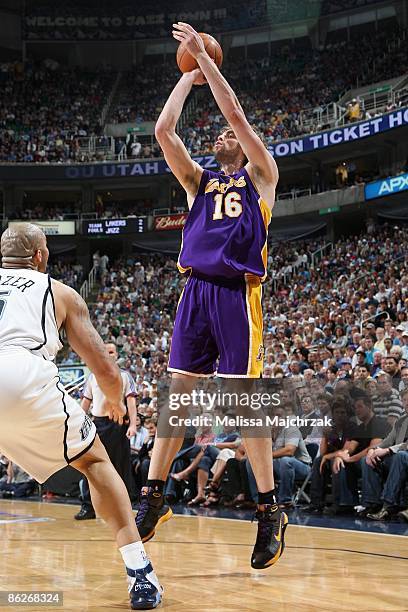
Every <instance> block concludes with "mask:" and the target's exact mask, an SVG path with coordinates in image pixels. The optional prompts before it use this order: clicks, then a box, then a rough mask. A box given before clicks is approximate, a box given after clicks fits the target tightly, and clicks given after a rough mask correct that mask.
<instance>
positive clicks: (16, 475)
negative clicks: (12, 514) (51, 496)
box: [0, 455, 37, 498]
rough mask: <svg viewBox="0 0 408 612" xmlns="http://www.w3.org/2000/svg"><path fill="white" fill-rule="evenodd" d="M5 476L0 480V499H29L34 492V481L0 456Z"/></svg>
mask: <svg viewBox="0 0 408 612" xmlns="http://www.w3.org/2000/svg"><path fill="white" fill-rule="evenodd" d="M2 464H3V465H5V466H6V474H5V475H4V476H2V477H1V478H0V497H14V498H19V497H29V496H30V495H32V494H33V493H34V491H35V488H36V486H37V483H36V481H35V480H34V478H32V477H31V476H30V475H29V474H27V472H24V470H22V469H21V468H20V467H19V466H18V465H16V464H15V463H13V462H12V461H9V460H8V459H7V457H5V456H4V455H3V456H2Z"/></svg>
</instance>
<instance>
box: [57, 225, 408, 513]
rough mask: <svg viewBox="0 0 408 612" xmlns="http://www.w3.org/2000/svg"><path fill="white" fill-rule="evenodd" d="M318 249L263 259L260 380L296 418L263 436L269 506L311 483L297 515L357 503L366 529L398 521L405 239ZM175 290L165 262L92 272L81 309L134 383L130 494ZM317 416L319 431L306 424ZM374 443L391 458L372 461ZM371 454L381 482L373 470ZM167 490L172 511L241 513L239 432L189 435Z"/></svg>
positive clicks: (150, 421) (405, 401) (374, 235)
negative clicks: (228, 509) (269, 449)
mask: <svg viewBox="0 0 408 612" xmlns="http://www.w3.org/2000/svg"><path fill="white" fill-rule="evenodd" d="M322 245H323V242H322V241H319V240H309V241H303V242H294V243H285V244H280V245H278V246H277V247H275V248H273V249H272V250H271V253H270V255H269V261H268V271H269V281H267V282H266V283H265V285H264V299H263V305H264V325H265V329H264V331H265V333H264V344H265V356H264V379H265V381H268V380H269V379H270V381H271V384H273V385H277V387H276V388H277V389H279V392H280V395H281V398H282V401H281V404H280V406H279V407H278V408H276V410H275V413H274V414H275V415H277V416H278V417H280V418H284V417H287V416H291V415H294V416H301V417H303V418H304V419H306V425H302V426H299V427H296V426H293V427H292V426H290V427H287V428H282V427H277V428H276V431H274V440H275V450H276V451H277V457H276V461H275V471H276V476H277V478H278V481H279V483H280V484H279V503H280V504H281V505H282V507H285V508H287V509H291V508H293V507H294V504H295V502H298V501H300V502H302V494H299V491H298V487H299V486H300V484H301V483H302V481H304V480H305V479H310V483H311V484H310V495H311V503H310V504H309V506H308V507H307V508H306V509H305V511H307V512H312V513H317V514H319V513H321V512H324V513H327V514H341V513H350V512H354V508H356V507H359V506H361V507H359V508H358V509H359V511H360V516H367V517H368V519H372V520H388V519H390V518H393V517H394V516H396V514H397V512H400V518H402V519H404V520H406V519H408V516H407V514H406V502H405V501H404V497H403V494H404V482H405V479H406V477H407V458H408V452H407V450H408V449H407V448H406V446H407V443H406V440H404V434H403V425H404V423H405V420H406V418H407V416H406V413H407V412H408V367H407V364H408V316H407V310H408V282H407V281H408V262H407V260H406V252H407V246H408V231H407V230H406V229H404V228H393V227H390V226H387V225H384V226H379V227H375V226H374V225H371V226H370V228H369V232H368V234H367V233H364V234H361V235H358V236H351V237H349V238H344V239H342V240H340V241H338V242H336V245H335V247H334V248H333V249H332V250H331V251H329V252H327V253H325V254H324V255H323V256H322V257H321V258H320V260H318V261H316V259H314V260H312V253H315V252H316V250H318V248H319V246H322ZM312 261H313V265H312ZM183 283H184V280H183V279H182V277H181V276H180V274H179V273H178V271H177V269H176V264H175V261H174V260H172V259H169V258H168V257H165V256H163V255H151V254H149V255H144V254H141V255H140V256H138V257H137V259H136V260H135V259H129V260H119V261H117V262H115V263H113V264H112V265H108V266H107V267H105V268H104V270H103V271H101V289H100V292H99V295H98V296H97V299H96V302H95V304H94V305H93V306H92V318H93V321H94V323H95V326H96V328H97V329H98V331H99V333H100V334H101V336H102V338H103V339H104V341H105V342H113V343H115V345H116V346H117V347H118V350H119V354H120V360H119V364H120V365H121V367H122V368H124V369H125V370H127V371H128V372H129V373H130V374H131V375H132V377H133V378H134V380H135V384H136V392H137V405H138V413H139V415H140V421H139V429H140V434H138V435H137V436H136V438H135V440H134V441H133V442H132V444H133V450H134V467H135V477H136V482H137V483H138V486H139V487H140V486H142V485H143V484H144V481H145V478H146V477H147V471H148V465H149V461H150V455H149V451H150V450H151V448H152V445H153V444H154V436H155V425H156V420H157V402H158V396H159V395H160V390H161V388H162V385H163V383H164V381H166V379H167V375H166V364H167V358H168V352H169V347H170V342H171V334H172V323H173V320H174V315H175V309H176V306H177V301H178V297H179V295H180V292H181V289H182V286H183ZM69 359H70V361H71V362H72V361H73V360H74V358H73V355H70V356H69ZM325 415H326V416H329V417H330V418H331V425H330V427H329V426H327V427H323V426H321V427H315V426H312V425H308V422H310V423H313V421H311V420H310V419H312V418H313V419H314V418H323V417H324V416H325ZM143 422H144V423H145V425H146V427H147V429H148V430H149V431H148V433H146V432H145V431H144V430H143ZM401 436H402V439H401ZM400 443H402V446H400V447H398V448H397V447H396V445H398V444H400ZM404 444H405V446H404ZM146 445H147V446H146ZM374 446H375V447H377V446H379V447H380V448H383V449H385V450H387V449H389V448H391V447H392V448H393V449H394V451H390V452H388V450H387V453H385V450H384V451H383V450H379V451H377V450H376V451H374V450H370V448H371V447H374ZM394 447H395V448H394ZM279 449H284V451H282V453H280V452H279ZM374 452H375V453H376V454H375V455H373V453H374ZM381 453H383V454H381ZM377 456H379V457H381V458H382V459H383V464H384V470H382V472H381V473H380V472H379V471H378V470H377V471H376V470H374V467H375V461H374V459H375V457H377ZM360 478H362V481H361V482H362V484H361V485H359V479H360ZM384 487H385V488H384ZM166 492H167V496H168V500H169V501H170V502H175V501H179V500H185V501H187V503H190V505H204V506H212V505H218V504H220V503H221V504H224V505H227V506H232V507H238V508H243V507H244V508H245V507H253V505H254V504H255V503H256V499H257V492H256V486H255V483H254V479H253V474H252V472H251V470H250V467H249V463H248V462H247V461H246V456H245V451H244V448H243V446H242V444H241V440H240V436H239V432H238V431H235V429H234V428H230V427H228V426H225V427H224V429H223V431H218V432H217V431H216V432H214V431H211V430H210V429H208V428H207V429H206V428H201V429H199V430H198V431H196V432H191V431H190V432H187V434H186V440H185V444H184V445H183V448H182V451H180V454H179V455H178V457H177V460H176V461H175V463H174V465H173V468H172V475H171V476H170V478H169V480H168V483H167V488H166ZM299 495H300V497H299ZM404 511H405V514H404ZM401 512H402V514H401Z"/></svg>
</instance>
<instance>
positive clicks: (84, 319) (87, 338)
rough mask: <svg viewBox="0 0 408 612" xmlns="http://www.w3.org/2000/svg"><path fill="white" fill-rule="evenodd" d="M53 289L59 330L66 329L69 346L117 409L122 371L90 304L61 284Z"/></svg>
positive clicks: (119, 400)
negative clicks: (97, 326) (108, 349)
mask: <svg viewBox="0 0 408 612" xmlns="http://www.w3.org/2000/svg"><path fill="white" fill-rule="evenodd" d="M52 289H53V293H54V296H55V307H56V317H57V324H58V326H59V327H61V326H64V328H65V332H66V335H67V339H68V342H69V344H70V345H71V346H72V348H73V349H74V351H75V352H76V353H78V355H79V356H80V357H81V358H82V359H83V360H84V362H85V363H86V365H87V366H88V367H89V369H90V370H91V371H92V372H93V373H94V375H95V376H96V380H97V382H98V385H99V386H100V388H101V390H102V393H103V394H104V396H105V397H106V399H107V401H108V402H110V403H112V404H114V405H115V406H118V405H120V404H122V377H121V375H120V370H119V368H118V366H117V365H116V364H115V363H114V362H113V361H112V359H110V357H109V356H108V354H107V353H106V350H105V346H104V344H103V342H102V339H101V337H100V336H99V334H98V332H97V331H96V329H95V328H94V326H93V325H92V323H91V319H90V317H89V311H88V307H87V305H86V303H85V302H84V300H83V299H82V298H81V296H80V295H79V294H78V293H77V292H76V291H74V289H71V287H67V286H66V285H63V284H62V283H60V282H58V281H55V280H53V281H52ZM124 412H125V411H124V410H123V414H124Z"/></svg>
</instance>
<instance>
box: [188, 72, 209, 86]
mask: <svg viewBox="0 0 408 612" xmlns="http://www.w3.org/2000/svg"><path fill="white" fill-rule="evenodd" d="M191 74H192V75H194V76H195V78H194V81H193V85H205V84H206V83H207V80H206V78H205V76H204V75H203V73H202V72H201V70H200V69H199V68H196V69H195V70H192V71H191Z"/></svg>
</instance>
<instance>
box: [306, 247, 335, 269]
mask: <svg viewBox="0 0 408 612" xmlns="http://www.w3.org/2000/svg"><path fill="white" fill-rule="evenodd" d="M329 247H330V251H331V250H332V249H333V243H332V242H327V243H326V244H324V245H323V246H322V247H320V249H317V250H316V251H314V252H313V253H311V254H310V267H311V268H314V265H315V260H316V261H317V258H318V256H319V255H320V257H319V260H318V261H320V260H321V259H322V258H323V254H324V253H325V251H327V249H328V248H329Z"/></svg>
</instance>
